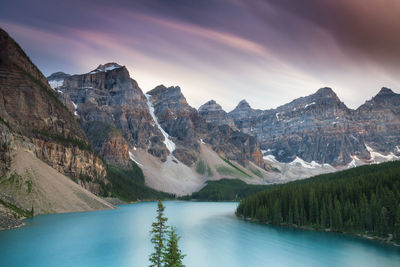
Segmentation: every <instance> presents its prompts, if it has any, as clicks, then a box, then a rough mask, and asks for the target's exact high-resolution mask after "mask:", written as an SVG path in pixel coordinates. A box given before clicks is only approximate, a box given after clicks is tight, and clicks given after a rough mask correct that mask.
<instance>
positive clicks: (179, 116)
mask: <svg viewBox="0 0 400 267" xmlns="http://www.w3.org/2000/svg"><path fill="white" fill-rule="evenodd" d="M148 94H149V95H150V96H151V98H150V99H151V102H152V104H153V106H154V109H155V114H156V116H157V118H158V121H159V123H160V125H161V126H162V128H164V129H165V131H166V132H167V133H168V135H169V136H171V137H172V139H173V141H174V142H175V143H176V149H175V150H174V153H173V154H174V156H175V157H176V158H178V159H179V160H180V161H182V162H184V163H185V164H187V165H189V166H191V165H192V164H193V162H195V161H196V160H197V153H198V149H199V141H200V140H203V141H204V142H206V143H208V144H211V146H212V149H213V150H214V151H216V152H217V153H219V154H220V155H221V156H223V157H226V158H227V159H230V160H235V161H237V162H239V163H240V164H242V165H243V166H246V165H247V164H248V161H249V160H250V161H253V162H254V163H256V164H257V165H259V166H261V167H263V166H264V162H263V159H262V154H261V151H260V149H259V145H258V143H257V140H256V139H255V138H254V137H252V136H249V135H247V134H244V133H241V132H239V131H235V130H233V129H232V128H231V127H229V126H228V125H225V126H221V125H217V124H215V123H212V122H207V120H206V119H205V118H203V117H202V116H201V115H200V114H199V112H197V110H196V109H194V108H192V107H191V106H190V105H189V104H188V103H187V101H186V99H185V97H184V96H183V94H182V92H181V89H180V88H179V87H169V88H167V87H165V86H163V85H161V86H158V87H156V88H155V89H153V90H151V91H150V92H148ZM211 104H212V103H211ZM212 105H213V104H212ZM203 111H204V109H203Z"/></svg>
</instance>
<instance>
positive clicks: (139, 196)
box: [107, 161, 175, 202]
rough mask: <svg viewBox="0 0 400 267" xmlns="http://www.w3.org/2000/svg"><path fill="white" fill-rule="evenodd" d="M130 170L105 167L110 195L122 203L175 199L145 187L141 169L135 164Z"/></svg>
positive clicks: (172, 196)
mask: <svg viewBox="0 0 400 267" xmlns="http://www.w3.org/2000/svg"><path fill="white" fill-rule="evenodd" d="M131 163H132V170H123V169H120V168H118V167H115V166H112V165H108V166H107V179H108V180H109V181H110V183H111V184H110V187H111V189H109V190H110V191H111V192H112V195H113V196H115V197H118V198H119V199H121V200H124V201H128V202H129V201H137V200H159V199H171V198H175V196H174V195H172V194H168V193H165V192H160V191H157V190H155V189H152V188H150V187H148V186H146V185H145V181H144V175H143V171H142V169H141V168H140V167H139V166H137V164H136V163H135V162H133V161H132V162H131Z"/></svg>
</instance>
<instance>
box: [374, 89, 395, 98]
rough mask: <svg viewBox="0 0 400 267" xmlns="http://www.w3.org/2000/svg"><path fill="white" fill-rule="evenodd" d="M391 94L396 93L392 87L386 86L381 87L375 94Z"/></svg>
mask: <svg viewBox="0 0 400 267" xmlns="http://www.w3.org/2000/svg"><path fill="white" fill-rule="evenodd" d="M393 95H396V93H395V92H393V91H392V89H390V88H387V87H382V89H381V90H380V91H379V92H378V94H377V95H376V96H393Z"/></svg>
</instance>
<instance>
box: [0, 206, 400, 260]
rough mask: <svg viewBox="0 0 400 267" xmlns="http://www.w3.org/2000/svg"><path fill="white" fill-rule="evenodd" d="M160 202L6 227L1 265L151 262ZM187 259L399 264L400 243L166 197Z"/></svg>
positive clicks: (46, 217)
mask: <svg viewBox="0 0 400 267" xmlns="http://www.w3.org/2000/svg"><path fill="white" fill-rule="evenodd" d="M156 204H157V203H155V202H147V203H139V204H130V205H124V206H120V207H119V208H118V209H116V210H106V211H95V212H84V213H68V214H55V215H44V216H38V217H35V218H33V219H29V220H27V224H28V225H27V226H26V227H23V228H20V229H14V230H10V231H0V266H2V267H3V266H7V267H8V266H10V267H18V266H52V267H58V266H73V267H78V266H107V267H110V266H148V255H149V254H150V253H151V252H152V245H151V243H150V234H149V231H150V227H151V223H152V222H153V221H154V217H155V215H156V212H155V210H156ZM164 204H165V206H166V210H165V212H166V215H167V216H168V218H169V224H170V225H174V226H176V227H177V231H178V233H179V234H180V235H181V236H182V239H181V240H180V247H181V249H182V251H183V252H184V253H185V254H186V255H187V256H186V257H185V259H184V263H185V264H186V266H188V267H197V266H198V267H213V266H216V267H228V266H229V267H230V266H252V267H254V266H274V267H276V266H307V267H310V266H318V267H327V266H357V267H359V266H360V267H366V266H378V267H386V266H387V267H389V266H397V267H398V266H400V248H396V247H391V246H387V245H383V244H379V243H375V242H372V241H368V240H362V239H359V238H355V237H349V236H344V235H340V234H334V233H322V232H313V231H303V230H296V229H288V228H282V227H273V226H266V225H260V224H256V223H250V222H245V221H242V220H239V219H237V218H236V217H235V215H234V211H235V209H236V206H237V203H213V202H209V203H205V202H179V201H171V202H165V203H164Z"/></svg>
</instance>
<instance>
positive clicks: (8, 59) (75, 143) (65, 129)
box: [0, 29, 106, 193]
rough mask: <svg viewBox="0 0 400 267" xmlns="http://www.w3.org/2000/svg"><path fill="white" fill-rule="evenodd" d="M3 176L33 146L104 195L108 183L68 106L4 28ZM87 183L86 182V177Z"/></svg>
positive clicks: (0, 90) (0, 54)
mask: <svg viewBox="0 0 400 267" xmlns="http://www.w3.org/2000/svg"><path fill="white" fill-rule="evenodd" d="M0 95H1V97H0V118H1V119H0V121H1V122H0V123H1V124H3V126H2V129H1V136H0V137H1V140H0V142H1V143H2V144H3V145H2V147H1V148H0V150H1V153H0V155H1V160H2V163H1V166H2V170H1V174H4V173H5V172H7V168H8V167H9V166H8V163H9V162H10V158H12V157H13V152H14V151H16V150H19V149H23V150H29V151H32V152H33V153H35V155H36V156H37V157H38V158H40V159H41V160H43V161H44V162H46V163H47V164H49V165H50V166H52V167H53V168H55V169H56V170H58V171H60V172H61V173H64V174H67V175H69V176H70V177H72V178H74V179H76V180H77V181H81V178H82V177H84V180H85V184H86V186H87V188H89V187H90V188H92V189H93V192H95V193H100V189H99V187H98V186H96V184H97V185H98V181H101V182H102V183H106V179H105V176H106V170H105V165H104V164H103V163H102V161H101V160H99V159H98V158H97V157H96V156H95V155H94V154H93V152H91V151H90V148H89V146H88V144H87V138H86V136H85V134H84V132H83V131H82V129H81V128H80V126H79V124H78V123H77V122H76V120H75V119H74V117H73V115H72V114H71V113H70V112H69V111H68V109H67V108H66V107H65V106H64V105H63V104H62V103H61V102H60V101H59V100H58V98H57V97H56V95H55V94H54V91H53V89H51V87H50V86H49V84H48V82H47V80H46V78H45V77H44V76H43V75H42V73H41V72H40V71H39V70H38V69H37V68H36V66H35V65H34V64H33V63H32V62H31V61H30V59H29V58H28V57H27V56H26V54H25V53H24V52H23V50H22V49H21V48H20V47H19V46H18V44H17V43H16V42H15V41H14V40H12V38H11V37H10V36H9V35H8V34H7V33H6V32H4V31H3V30H1V29H0ZM82 181H83V180H82Z"/></svg>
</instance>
